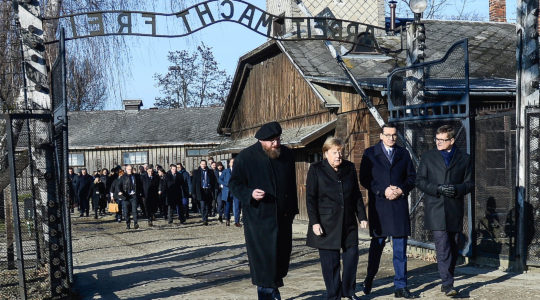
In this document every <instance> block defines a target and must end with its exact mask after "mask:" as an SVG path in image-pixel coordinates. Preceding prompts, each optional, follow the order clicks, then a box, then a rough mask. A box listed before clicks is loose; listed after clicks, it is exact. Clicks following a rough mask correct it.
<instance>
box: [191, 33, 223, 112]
mask: <svg viewBox="0 0 540 300" xmlns="http://www.w3.org/2000/svg"><path fill="white" fill-rule="evenodd" d="M197 51H198V52H199V57H200V61H199V66H198V72H197V73H196V78H195V96H196V98H197V101H198V104H197V106H203V105H204V104H206V105H211V104H214V103H216V102H217V87H218V86H219V80H220V73H221V72H219V69H218V64H217V62H216V59H215V58H214V53H213V52H212V48H211V47H208V46H206V45H205V44H204V43H202V44H201V45H199V46H198V47H197Z"/></svg>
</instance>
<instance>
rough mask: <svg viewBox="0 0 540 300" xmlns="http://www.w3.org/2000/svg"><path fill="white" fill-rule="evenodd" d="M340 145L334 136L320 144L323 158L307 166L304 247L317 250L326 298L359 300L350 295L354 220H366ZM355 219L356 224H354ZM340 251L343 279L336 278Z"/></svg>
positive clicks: (355, 181)
mask: <svg viewBox="0 0 540 300" xmlns="http://www.w3.org/2000/svg"><path fill="white" fill-rule="evenodd" d="M343 147H344V144H343V142H342V141H341V140H340V139H338V138H334V137H330V138H328V139H327V140H326V141H325V142H324V145H323V149H322V151H323V154H324V157H325V159H324V160H322V161H320V162H316V163H314V164H312V165H311V167H310V168H309V171H308V174H307V183H306V194H307V212H308V216H309V228H308V234H307V245H308V246H310V247H313V248H318V249H319V256H320V260H321V268H322V273H323V278H324V283H325V285H326V291H327V299H341V298H342V297H346V298H349V299H359V298H357V296H356V295H355V294H354V292H355V285H356V269H357V266H358V221H360V226H361V227H362V228H366V227H367V218H366V212H365V208H364V202H363V201H362V194H361V193H360V188H359V186H358V178H357V175H356V169H355V167H354V164H353V163H351V162H350V161H347V160H343V159H342V150H343ZM357 220H358V221H357ZM340 249H341V250H342V251H343V252H342V254H341V258H342V260H343V280H341V278H340Z"/></svg>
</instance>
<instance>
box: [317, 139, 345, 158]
mask: <svg viewBox="0 0 540 300" xmlns="http://www.w3.org/2000/svg"><path fill="white" fill-rule="evenodd" d="M332 147H338V148H339V149H340V150H341V149H343V148H345V143H343V140H342V139H340V138H337V137H335V136H329V137H328V138H327V139H326V141H324V144H323V145H322V152H323V155H324V153H325V152H326V151H328V150H330V148H332Z"/></svg>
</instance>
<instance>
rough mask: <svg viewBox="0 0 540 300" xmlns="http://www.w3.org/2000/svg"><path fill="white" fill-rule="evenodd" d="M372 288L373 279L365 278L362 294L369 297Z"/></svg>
mask: <svg viewBox="0 0 540 300" xmlns="http://www.w3.org/2000/svg"><path fill="white" fill-rule="evenodd" d="M372 286H373V279H368V278H366V279H365V280H364V287H363V288H362V290H363V291H364V294H366V295H369V293H371V287H372Z"/></svg>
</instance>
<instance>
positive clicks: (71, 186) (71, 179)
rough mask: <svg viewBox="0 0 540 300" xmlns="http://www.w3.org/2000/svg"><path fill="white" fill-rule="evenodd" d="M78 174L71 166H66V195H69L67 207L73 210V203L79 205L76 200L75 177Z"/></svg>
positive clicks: (76, 177)
mask: <svg viewBox="0 0 540 300" xmlns="http://www.w3.org/2000/svg"><path fill="white" fill-rule="evenodd" d="M78 177H79V176H78V175H77V174H75V172H74V171H73V168H72V167H69V168H68V178H67V180H68V196H69V208H70V211H71V212H73V210H74V207H75V205H77V206H78V205H79V200H77V193H76V189H77V179H78Z"/></svg>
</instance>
